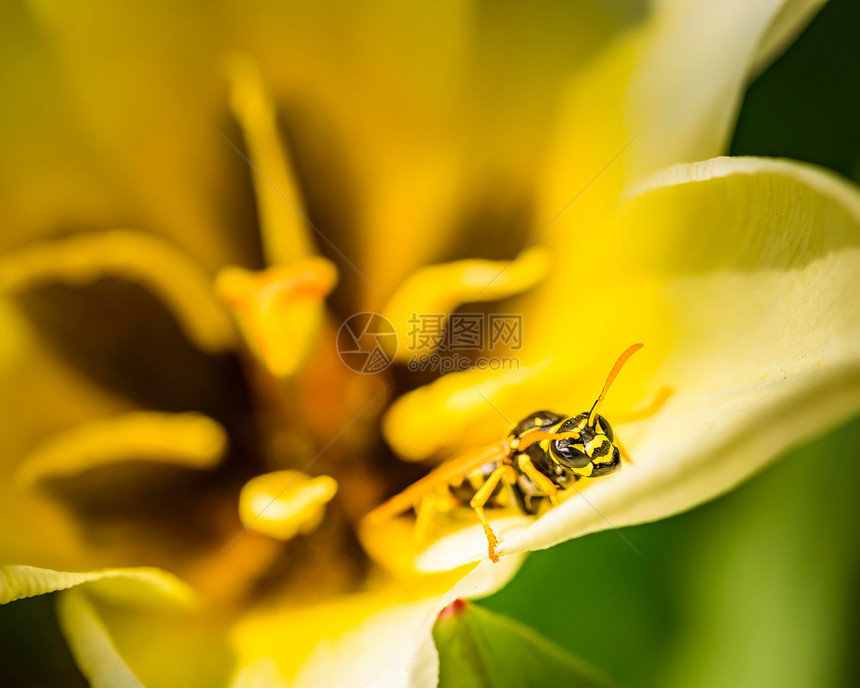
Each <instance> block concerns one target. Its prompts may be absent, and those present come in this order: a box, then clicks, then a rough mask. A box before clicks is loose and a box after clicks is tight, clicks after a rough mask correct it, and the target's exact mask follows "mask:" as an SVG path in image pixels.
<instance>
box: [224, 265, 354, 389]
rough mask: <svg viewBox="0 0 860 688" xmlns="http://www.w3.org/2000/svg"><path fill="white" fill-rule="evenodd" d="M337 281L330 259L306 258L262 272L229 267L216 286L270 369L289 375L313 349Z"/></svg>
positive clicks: (248, 338)
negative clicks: (329, 295) (326, 299)
mask: <svg viewBox="0 0 860 688" xmlns="http://www.w3.org/2000/svg"><path fill="white" fill-rule="evenodd" d="M336 281H337V270H336V269H335V267H334V265H332V264H331V263H330V262H329V261H327V260H325V259H324V258H307V259H305V260H301V261H298V262H296V263H293V264H291V265H288V266H287V265H284V266H279V267H273V268H268V269H267V270H263V271H261V272H250V271H248V270H243V269H241V268H236V267H229V268H225V269H224V270H222V271H221V273H220V274H219V275H218V279H217V282H216V286H217V289H218V291H219V292H220V294H221V296H222V297H223V299H224V301H225V302H226V303H227V305H228V306H229V307H230V310H231V311H232V313H233V316H234V317H235V319H236V322H237V324H238V326H239V329H240V331H241V332H242V334H243V336H244V338H245V341H246V342H247V344H248V346H249V347H250V349H251V350H252V351H253V352H254V354H255V355H256V356H257V358H258V359H259V360H260V362H261V363H262V364H263V365H264V366H265V367H266V368H267V369H268V370H269V372H270V373H271V374H272V375H275V376H277V377H286V376H288V375H291V374H292V373H294V372H295V371H296V370H297V369H298V368H299V367H300V366H301V365H302V363H304V361H305V359H306V358H307V356H308V354H309V353H310V352H311V351H312V349H313V346H314V345H315V343H316V341H317V334H318V333H319V328H320V327H321V325H322V324H323V321H324V317H325V304H324V302H323V299H325V297H326V295H328V293H329V292H330V291H331V290H332V289H333V288H334V285H335V282H336Z"/></svg>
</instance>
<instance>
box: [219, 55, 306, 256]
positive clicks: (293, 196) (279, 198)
mask: <svg viewBox="0 0 860 688" xmlns="http://www.w3.org/2000/svg"><path fill="white" fill-rule="evenodd" d="M229 75H230V87H231V88H230V105H231V107H232V110H233V114H234V115H235V117H236V120H237V121H238V123H239V126H240V127H241V129H242V135H243V136H244V138H245V146H246V148H247V150H248V159H249V160H250V162H251V165H252V168H253V169H252V170H251V178H252V181H253V184H254V192H255V194H256V196H257V206H258V209H259V217H260V234H261V236H262V237H263V245H264V249H265V252H266V259H267V263H268V264H270V265H288V264H290V263H293V262H295V261H297V260H300V259H302V258H306V257H307V256H311V255H314V254H315V253H316V250H315V248H314V241H313V238H312V237H311V230H310V228H309V226H308V223H307V221H306V220H305V217H306V215H307V213H306V211H305V207H304V199H303V197H302V193H301V190H300V188H299V184H298V181H297V180H296V175H295V172H294V170H293V166H292V162H291V160H290V155H289V152H288V151H287V149H286V146H285V145H284V143H283V141H282V139H281V136H280V135H279V133H278V130H277V124H276V120H275V105H274V103H273V102H272V100H271V98H270V97H269V94H268V93H267V92H266V89H265V88H264V86H263V79H262V77H261V76H260V73H259V71H258V70H257V67H256V65H254V63H253V62H252V61H251V60H250V59H248V58H246V57H242V56H235V57H234V58H233V59H232V60H231V61H230V64H229Z"/></svg>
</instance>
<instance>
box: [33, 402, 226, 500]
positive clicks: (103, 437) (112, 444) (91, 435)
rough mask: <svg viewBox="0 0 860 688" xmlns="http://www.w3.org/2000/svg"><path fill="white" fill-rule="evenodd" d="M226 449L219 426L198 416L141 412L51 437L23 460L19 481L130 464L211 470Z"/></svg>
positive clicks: (194, 414) (77, 427)
mask: <svg viewBox="0 0 860 688" xmlns="http://www.w3.org/2000/svg"><path fill="white" fill-rule="evenodd" d="M226 446H227V435H226V433H225V432H224V430H223V429H222V428H221V426H220V425H219V424H218V423H217V422H215V421H214V420H212V419H211V418H208V417H206V416H203V415H201V414H199V413H176V414H171V413H156V412H149V411H140V412H135V413H127V414H125V415H123V416H118V417H114V418H106V419H101V420H94V421H90V422H88V423H83V424H81V425H78V426H76V427H74V428H72V429H70V430H67V431H66V432H64V433H61V434H59V435H57V436H55V437H52V438H51V439H49V440H47V441H46V442H45V443H44V444H43V445H42V446H41V447H39V448H38V449H37V450H36V451H35V452H33V453H32V454H31V455H29V456H28V457H27V458H26V459H25V460H24V462H23V463H22V464H21V467H20V468H19V471H18V475H17V478H18V480H19V481H21V483H22V484H24V485H32V484H34V483H36V482H38V481H40V480H43V479H45V478H57V477H67V476H70V475H75V474H77V473H81V472H83V471H86V470H89V469H91V468H97V467H99V466H106V465H110V464H115V463H119V462H123V461H132V460H144V461H154V462H159V463H168V464H173V465H179V466H184V467H186V468H194V469H207V468H213V467H214V466H216V465H217V464H218V462H219V461H220V460H221V457H222V455H223V453H224V450H225V448H226Z"/></svg>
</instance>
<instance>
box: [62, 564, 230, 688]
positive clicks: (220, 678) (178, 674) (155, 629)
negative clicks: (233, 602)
mask: <svg viewBox="0 0 860 688" xmlns="http://www.w3.org/2000/svg"><path fill="white" fill-rule="evenodd" d="M112 573H114V574H117V575H115V576H111V577H106V578H104V579H101V580H97V581H94V582H88V583H86V584H85V585H81V586H79V587H77V588H75V589H74V590H66V591H64V592H62V593H60V596H59V598H58V611H59V615H60V626H61V629H62V631H63V634H64V635H65V637H66V640H67V642H68V643H69V647H70V649H71V651H72V654H73V655H74V657H75V660H76V662H77V663H78V666H79V667H80V669H81V671H82V672H83V673H84V675H85V676H86V677H87V678H88V679H89V681H90V682H91V683H92V684H93V685H104V686H113V685H124V684H123V683H121V682H120V680H121V679H122V680H129V681H131V677H136V678H137V679H138V680H139V681H140V684H143V685H146V686H147V687H148V688H162V687H163V688H170V687H172V686H187V687H188V688H192V687H193V688H197V687H200V688H204V687H206V686H212V685H221V684H223V683H224V681H225V680H226V677H227V676H228V675H229V672H230V671H231V670H232V662H233V655H232V653H231V651H230V648H229V646H228V645H227V644H226V635H225V622H224V620H223V619H219V618H218V617H216V616H212V615H208V614H204V613H203V610H202V608H201V607H200V606H199V605H191V606H189V604H188V602H193V601H195V598H194V597H193V596H191V593H190V591H189V590H188V589H187V588H185V587H184V586H181V585H179V584H178V582H177V584H176V585H173V586H171V587H167V588H163V587H156V586H153V584H152V583H151V582H150V581H148V580H146V579H144V578H141V577H140V574H141V573H143V571H135V570H123V571H114V572H112ZM151 578H152V580H153V581H155V582H156V583H161V584H162V586H163V585H164V584H169V583H172V582H173V581H174V580H175V579H170V578H169V577H166V576H165V575H164V574H159V572H157V571H152V572H151ZM108 586H110V587H108ZM176 593H179V596H177V595H176ZM166 602H169V604H165V603H166ZM176 602H180V604H176ZM131 685H138V684H134V683H132V684H131Z"/></svg>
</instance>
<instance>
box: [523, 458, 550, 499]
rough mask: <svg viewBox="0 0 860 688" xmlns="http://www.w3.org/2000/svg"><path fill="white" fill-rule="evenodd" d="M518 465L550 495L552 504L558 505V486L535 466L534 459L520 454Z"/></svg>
mask: <svg viewBox="0 0 860 688" xmlns="http://www.w3.org/2000/svg"><path fill="white" fill-rule="evenodd" d="M517 465H519V467H520V470H521V471H522V472H523V473H525V474H526V475H527V476H528V477H529V478H531V479H532V480H533V481H534V483H535V484H536V485H537V486H538V487H539V488H540V489H541V490H542V491H543V493H544V494H545V495H546V496H547V497H549V501H550V504H552V505H553V506H558V487H557V486H556V484H555V483H554V482H553V481H552V480H550V479H549V478H547V477H546V476H545V475H544V474H543V473H541V472H540V471H539V470H538V469H537V468H536V467H535V465H534V464H533V463H532V460H531V459H530V458H529V457H528V456H527V455H526V454H520V456H519V458H518V459H517Z"/></svg>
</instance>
